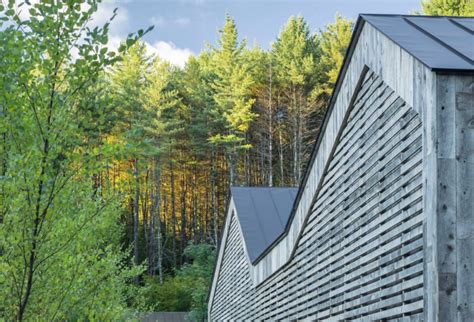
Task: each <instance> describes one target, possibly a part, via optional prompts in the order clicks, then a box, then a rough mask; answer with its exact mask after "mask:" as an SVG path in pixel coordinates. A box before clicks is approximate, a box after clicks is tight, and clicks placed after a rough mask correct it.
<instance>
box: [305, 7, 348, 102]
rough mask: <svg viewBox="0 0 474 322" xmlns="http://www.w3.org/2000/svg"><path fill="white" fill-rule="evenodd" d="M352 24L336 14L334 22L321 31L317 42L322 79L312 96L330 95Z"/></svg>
mask: <svg viewBox="0 0 474 322" xmlns="http://www.w3.org/2000/svg"><path fill="white" fill-rule="evenodd" d="M353 25H354V24H353V22H352V20H347V19H345V18H343V17H341V16H340V15H336V17H335V22H334V23H332V24H328V25H327V26H326V28H325V29H324V30H323V31H321V34H320V36H319V44H320V46H321V60H320V65H321V71H322V73H323V75H324V79H323V81H321V82H319V83H318V85H317V86H316V87H315V89H314V91H313V93H312V97H313V98H317V97H319V96H320V95H325V96H326V97H328V96H329V95H331V92H332V89H333V87H334V85H335V84H336V80H337V76H338V75H339V70H340V69H341V66H342V62H343V60H344V56H345V54H346V50H347V47H348V46H349V41H350V39H351V35H352V28H353Z"/></svg>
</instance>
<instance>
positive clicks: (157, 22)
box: [149, 16, 191, 27]
mask: <svg viewBox="0 0 474 322" xmlns="http://www.w3.org/2000/svg"><path fill="white" fill-rule="evenodd" d="M149 21H150V23H151V24H152V25H154V26H156V27H164V26H167V25H174V26H178V27H186V26H187V25H189V24H190V23H191V20H190V19H189V18H187V17H177V18H174V19H170V18H165V17H163V16H153V17H151V19H150V20H149Z"/></svg>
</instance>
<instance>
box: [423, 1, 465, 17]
mask: <svg viewBox="0 0 474 322" xmlns="http://www.w3.org/2000/svg"><path fill="white" fill-rule="evenodd" d="M421 8H422V10H423V13H424V14H425V15H431V16H472V15H474V1H473V0H427V1H422V2H421Z"/></svg>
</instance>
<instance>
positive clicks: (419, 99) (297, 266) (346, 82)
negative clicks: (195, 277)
mask: <svg viewBox="0 0 474 322" xmlns="http://www.w3.org/2000/svg"><path fill="white" fill-rule="evenodd" d="M242 189H243V188H242ZM247 189H250V188H247ZM268 189H269V190H268V191H267V192H266V193H267V194H268V195H269V196H270V197H269V198H270V199H269V200H270V201H271V200H274V199H276V200H280V199H281V200H283V198H279V197H277V198H272V197H271V195H272V194H274V193H281V191H276V190H275V189H276V188H274V189H271V188H268ZM242 191H243V190H240V191H238V190H236V189H234V190H232V191H231V199H230V201H229V207H228V212H227V217H226V222H225V227H224V232H223V236H222V241H221V245H220V248H219V256H218V261H217V266H216V270H215V273H214V278H213V282H212V286H211V290H210V294H209V320H211V321H224V320H239V321H240V320H348V319H355V320H407V321H408V320H410V321H411V320H415V321H418V320H425V321H474V18H447V17H423V16H398V15H396V16H395V15H361V16H360V17H359V19H358V21H357V23H356V27H355V30H354V35H353V38H352V40H351V43H350V46H349V49H348V52H347V54H346V59H345V61H344V63H343V67H342V69H341V72H340V75H339V78H338V81H337V83H336V87H335V90H334V93H333V96H332V98H331V101H330V104H329V106H328V112H327V114H326V118H325V121H324V125H323V127H322V130H321V133H320V134H319V137H318V140H317V142H316V145H315V147H314V151H313V154H312V157H311V162H310V166H309V167H308V170H307V172H306V174H305V178H304V180H303V182H302V184H301V186H300V187H299V189H298V190H297V192H289V194H290V195H293V194H294V197H293V198H292V197H288V198H287V199H285V202H281V203H280V204H275V203H274V202H273V203H271V202H270V201H268V202H263V203H262V204H259V202H258V200H263V199H264V198H263V197H258V198H254V197H252V196H253V192H251V189H250V190H247V191H246V192H245V193H242ZM249 191H250V192H249ZM275 191H276V192H275ZM254 199H256V200H257V201H255V200H254ZM293 199H294V201H293ZM246 201H247V202H248V204H247V206H245V203H246ZM284 203H286V204H290V206H286V207H285V206H284V205H283V204H284ZM242 205H244V206H242ZM248 205H253V206H252V207H249V206H248ZM270 205H271V206H270ZM272 214H273V216H272ZM255 218H256V219H255ZM275 222H277V224H275Z"/></svg>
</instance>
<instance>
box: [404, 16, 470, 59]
mask: <svg viewBox="0 0 474 322" xmlns="http://www.w3.org/2000/svg"><path fill="white" fill-rule="evenodd" d="M444 18H445V17H444ZM402 19H403V20H404V21H405V22H406V23H408V24H409V25H410V26H412V27H413V28H415V29H417V30H418V31H420V32H422V33H423V34H425V35H426V36H428V37H430V38H431V39H433V40H434V41H436V42H437V43H438V44H440V45H441V46H443V47H444V48H446V49H448V50H450V51H452V52H453V53H455V54H456V55H457V56H458V57H460V58H462V59H464V60H465V61H467V62H468V63H470V64H474V61H473V60H472V59H470V58H469V57H467V56H466V55H464V54H463V53H461V52H459V51H458V50H457V49H456V48H453V47H451V46H450V45H448V44H447V43H445V42H444V41H442V40H441V39H439V38H438V37H436V36H434V35H433V34H431V33H430V32H429V31H427V30H426V29H424V28H422V27H420V26H418V25H417V24H416V23H414V22H413V21H411V20H409V19H408V18H407V17H402ZM447 20H449V19H447Z"/></svg>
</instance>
